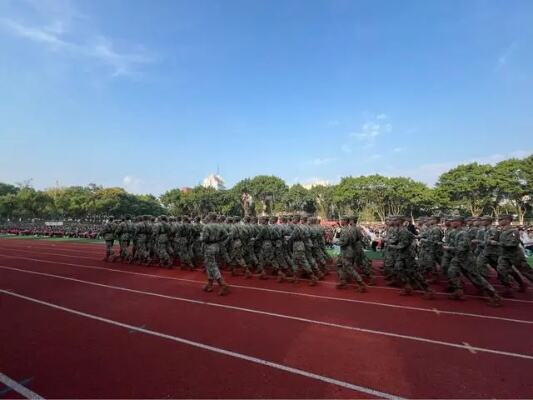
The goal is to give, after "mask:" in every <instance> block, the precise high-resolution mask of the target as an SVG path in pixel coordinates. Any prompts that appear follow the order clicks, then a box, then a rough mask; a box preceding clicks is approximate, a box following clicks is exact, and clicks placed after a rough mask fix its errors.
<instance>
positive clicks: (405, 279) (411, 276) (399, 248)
mask: <svg viewBox="0 0 533 400" xmlns="http://www.w3.org/2000/svg"><path fill="white" fill-rule="evenodd" d="M394 219H395V221H396V223H397V226H398V241H397V244H394V245H390V247H391V248H392V249H394V250H396V254H395V261H394V274H395V276H397V277H398V278H399V280H400V282H401V283H402V285H403V288H404V290H403V292H402V294H403V295H411V294H412V292H413V289H414V288H415V287H420V288H421V289H422V290H423V291H424V298H426V299H431V298H433V297H434V292H433V290H431V289H430V288H429V285H428V284H427V282H426V280H425V279H424V277H423V276H422V274H421V273H420V269H419V267H418V264H417V262H416V259H415V253H414V251H413V243H414V241H415V235H413V234H412V233H411V232H410V231H409V230H408V229H407V227H406V226H405V221H406V218H405V217H403V216H401V215H398V216H395V217H394Z"/></svg>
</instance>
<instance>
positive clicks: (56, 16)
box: [0, 0, 155, 77]
mask: <svg viewBox="0 0 533 400" xmlns="http://www.w3.org/2000/svg"><path fill="white" fill-rule="evenodd" d="M20 4H21V5H25V6H26V8H28V9H30V10H32V11H33V13H29V15H28V13H24V17H23V18H21V17H20V16H19V15H11V16H8V17H2V18H0V27H3V28H4V29H5V30H6V31H7V32H9V33H11V34H12V35H14V36H16V37H19V38H21V39H25V40H28V41H31V42H34V43H38V44H40V45H42V46H43V47H45V48H46V49H47V50H50V51H53V52H55V53H57V54H61V53H64V54H67V55H70V56H76V57H80V58H85V59H92V60H94V61H95V62H97V63H98V64H100V65H105V66H107V67H109V68H110V70H111V75H112V76H114V77H117V76H130V75H134V74H135V73H136V72H137V71H138V69H139V68H140V67H141V66H143V65H146V64H150V63H153V62H154V61H155V60H154V57H153V56H151V55H150V54H148V52H147V51H146V50H144V49H141V50H139V49H135V50H130V51H125V50H118V49H117V48H116V45H115V43H114V42H113V40H112V39H111V38H109V37H107V36H105V35H104V34H102V33H100V32H98V31H97V30H96V29H95V28H94V27H91V28H90V29H88V33H87V32H85V31H84V32H81V30H78V31H76V30H75V29H72V27H73V26H76V24H73V23H72V21H73V20H75V19H84V20H85V19H88V18H87V17H85V16H84V15H83V14H81V13H79V12H77V11H76V10H75V9H74V7H73V5H72V3H71V2H69V1H63V2H57V3H56V2H46V1H43V2H40V1H32V0H26V1H20ZM59 5H61V7H59ZM14 14H15V13H14ZM18 14H20V13H18ZM22 20H24V22H22ZM37 20H38V21H39V22H37Z"/></svg>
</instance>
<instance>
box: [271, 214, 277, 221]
mask: <svg viewBox="0 0 533 400" xmlns="http://www.w3.org/2000/svg"><path fill="white" fill-rule="evenodd" d="M270 222H271V223H276V222H278V217H276V216H275V215H273V216H272V217H270Z"/></svg>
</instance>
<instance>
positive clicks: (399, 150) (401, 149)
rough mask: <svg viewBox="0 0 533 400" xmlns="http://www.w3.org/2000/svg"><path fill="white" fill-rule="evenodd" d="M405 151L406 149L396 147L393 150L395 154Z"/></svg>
mask: <svg viewBox="0 0 533 400" xmlns="http://www.w3.org/2000/svg"><path fill="white" fill-rule="evenodd" d="M404 150H405V147H395V148H394V149H392V152H393V153H401V152H402V151H404Z"/></svg>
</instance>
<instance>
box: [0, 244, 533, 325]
mask: <svg viewBox="0 0 533 400" xmlns="http://www.w3.org/2000/svg"><path fill="white" fill-rule="evenodd" d="M8 250H11V251H16V252H22V253H30V254H35V252H34V251H27V250H21V249H15V248H9V249H8ZM44 254H46V255H50V256H59V257H66V258H78V259H80V258H81V259H87V260H91V261H101V260H99V259H96V258H94V257H83V256H75V255H67V254H61V253H44ZM0 257H7V258H20V259H21V260H32V261H40V262H46V263H49V264H62V265H71V266H85V267H87V268H90V267H94V268H102V267H96V266H89V265H83V264H71V263H63V262H61V261H53V262H52V261H50V260H43V259H37V258H28V257H20V256H10V255H6V254H0ZM102 269H109V270H111V271H116V272H121V270H117V269H112V268H102ZM123 272H127V273H130V271H123ZM221 272H222V274H223V275H228V274H229V273H228V272H226V271H221ZM140 275H145V276H150V274H142V273H140ZM158 277H160V278H163V276H158ZM164 278H167V279H174V280H180V279H179V278H173V277H168V276H165V277H164ZM302 281H308V280H306V279H302ZM191 282H194V281H191ZM204 283H205V282H204ZM321 284H323V285H328V286H334V285H336V283H335V282H324V281H321ZM235 287H237V286H235ZM242 287H243V288H249V289H252V290H253V289H257V290H261V288H254V287H252V286H248V287H245V286H242ZM354 287H355V286H354ZM371 288H372V289H379V290H392V291H395V292H399V291H400V289H398V288H394V287H388V286H371ZM264 290H266V291H268V289H264ZM272 291H273V292H276V290H272ZM281 292H284V291H281ZM417 292H418V291H417ZM287 293H289V292H287ZM436 294H438V295H442V296H448V294H449V293H444V292H436ZM310 296H311V297H313V296H312V295H310ZM465 296H466V297H469V298H475V299H483V300H486V299H487V298H486V297H483V296H476V295H469V294H467V295H465ZM505 302H515V303H526V304H533V301H531V300H520V299H507V298H506V299H505ZM377 304H380V305H383V306H390V307H392V306H396V307H400V308H401V307H408V306H397V305H393V304H387V303H377ZM413 309H416V307H413ZM424 310H426V309H424ZM443 312H447V313H455V312H454V311H443ZM457 315H461V313H458V314H457ZM464 315H465V316H466V315H468V313H464ZM472 315H476V316H477V315H480V314H472ZM472 315H471V316H472ZM487 317H488V318H491V317H490V316H487ZM495 318H499V317H495ZM504 320H505V319H504Z"/></svg>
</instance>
